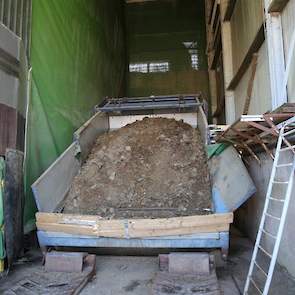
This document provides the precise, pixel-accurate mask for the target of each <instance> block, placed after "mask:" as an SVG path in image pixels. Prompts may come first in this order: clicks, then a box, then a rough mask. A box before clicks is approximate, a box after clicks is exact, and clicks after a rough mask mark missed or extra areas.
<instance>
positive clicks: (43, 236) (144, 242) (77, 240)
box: [37, 231, 229, 251]
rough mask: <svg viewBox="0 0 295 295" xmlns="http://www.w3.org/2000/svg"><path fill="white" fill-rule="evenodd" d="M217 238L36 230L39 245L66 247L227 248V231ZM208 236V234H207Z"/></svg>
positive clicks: (219, 234) (220, 233)
mask: <svg viewBox="0 0 295 295" xmlns="http://www.w3.org/2000/svg"><path fill="white" fill-rule="evenodd" d="M217 234H218V238H212V237H211V238H206V234H202V236H199V237H198V235H191V236H190V237H188V238H184V237H182V236H178V237H171V238H169V237H165V238H144V239H140V238H136V239H119V238H104V237H90V236H83V235H61V234H60V233H54V232H45V231H38V232H37V235H38V240H39V243H40V246H41V247H44V246H67V247H106V248H222V249H223V250H224V251H227V250H228V248H229V232H219V233H217ZM208 235H209V236H210V234H208Z"/></svg>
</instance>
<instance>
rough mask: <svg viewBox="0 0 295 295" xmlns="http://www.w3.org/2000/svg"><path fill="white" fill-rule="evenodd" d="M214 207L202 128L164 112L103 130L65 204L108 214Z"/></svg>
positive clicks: (72, 209) (158, 214)
mask: <svg viewBox="0 0 295 295" xmlns="http://www.w3.org/2000/svg"><path fill="white" fill-rule="evenodd" d="M210 212H211V186H210V179H209V170H208V166H207V155H206V151H205V148H204V145H203V143H202V139H201V136H200V134H199V131H198V130H196V129H194V128H192V127H191V126H190V125H188V124H186V123H184V122H182V121H176V120H174V119H165V118H145V119H143V120H142V121H136V122H135V123H132V124H129V125H127V126H125V127H123V128H121V129H118V130H116V131H112V132H109V133H106V134H103V135H101V136H99V137H98V138H97V140H96V143H95V145H94V147H93V149H92V151H91V153H90V155H89V157H88V159H87V160H86V162H85V163H84V165H83V166H82V168H81V171H80V173H79V174H78V175H77V176H76V177H75V179H74V181H73V183H72V186H71V188H70V191H69V194H68V197H67V200H66V202H65V207H64V213H73V214H90V215H99V216H101V217H103V218H109V219H112V218H164V217H175V216H187V215H198V214H209V213H210Z"/></svg>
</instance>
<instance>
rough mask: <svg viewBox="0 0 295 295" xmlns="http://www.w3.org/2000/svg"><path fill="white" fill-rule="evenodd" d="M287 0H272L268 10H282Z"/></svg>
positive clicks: (270, 11)
mask: <svg viewBox="0 0 295 295" xmlns="http://www.w3.org/2000/svg"><path fill="white" fill-rule="evenodd" d="M288 2H289V0H272V1H271V3H270V4H269V6H268V12H269V13H273V12H282V11H283V10H284V8H285V7H286V5H287V3H288Z"/></svg>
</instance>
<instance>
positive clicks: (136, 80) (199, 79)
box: [126, 0, 209, 98]
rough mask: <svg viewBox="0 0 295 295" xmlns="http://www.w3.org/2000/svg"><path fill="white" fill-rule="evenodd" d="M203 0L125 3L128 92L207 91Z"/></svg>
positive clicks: (207, 93)
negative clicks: (128, 68)
mask: <svg viewBox="0 0 295 295" xmlns="http://www.w3.org/2000/svg"><path fill="white" fill-rule="evenodd" d="M204 15H205V9H204V1H203V0H175V1H148V2H143V3H132V4H128V5H127V8H126V23H127V39H128V52H129V63H130V72H129V78H128V96H130V97H134V96H149V95H168V94H177V93H196V92H200V91H201V92H202V93H203V94H204V95H205V97H206V98H208V95H209V90H208V88H209V86H208V70H207V60H206V54H205V50H206V31H205V17H204Z"/></svg>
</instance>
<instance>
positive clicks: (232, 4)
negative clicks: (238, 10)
mask: <svg viewBox="0 0 295 295" xmlns="http://www.w3.org/2000/svg"><path fill="white" fill-rule="evenodd" d="M236 2H237V0H229V1H228V4H227V7H226V11H225V14H224V18H223V21H225V22H227V21H230V19H231V17H232V15H233V12H234V9H235V5H236Z"/></svg>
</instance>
